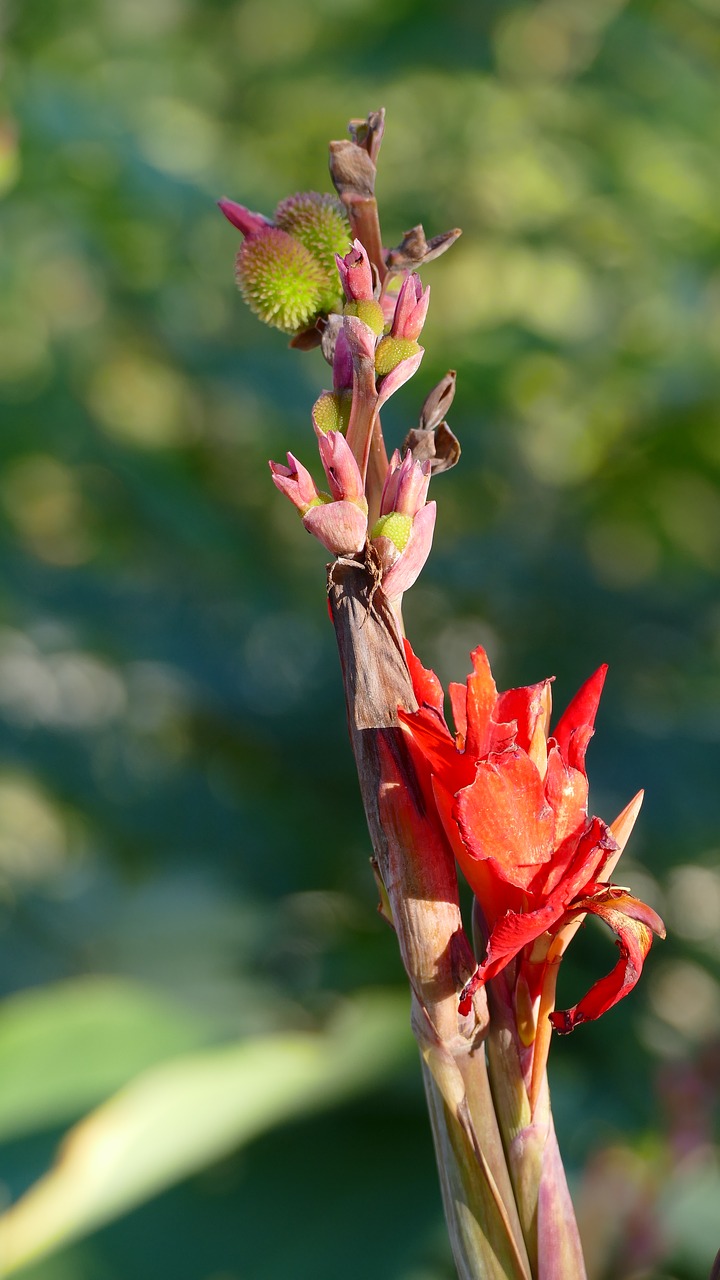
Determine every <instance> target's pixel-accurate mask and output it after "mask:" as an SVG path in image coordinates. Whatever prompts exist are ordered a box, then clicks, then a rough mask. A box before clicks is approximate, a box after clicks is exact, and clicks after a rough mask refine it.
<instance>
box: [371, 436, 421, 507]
mask: <svg viewBox="0 0 720 1280" xmlns="http://www.w3.org/2000/svg"><path fill="white" fill-rule="evenodd" d="M430 469H431V468H430V463H429V462H427V461H426V462H414V461H413V456H412V454H411V452H410V450H409V449H408V451H407V453H406V454H405V457H404V458H403V460H402V462H401V461H400V454H399V452H398V450H397V449H396V450H395V452H394V454H393V456H392V458H391V459H390V466H389V467H388V471H387V475H386V477H385V484H384V486H383V491H382V497H381V499H380V514H381V515H385V514H386V513H387V512H390V511H395V512H401V513H403V514H404V515H410V516H415V515H417V513H418V511H420V510H422V508H423V507H424V506H425V502H426V500H427V492H428V486H429V484H430Z"/></svg>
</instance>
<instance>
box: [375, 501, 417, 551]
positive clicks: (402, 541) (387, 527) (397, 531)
mask: <svg viewBox="0 0 720 1280" xmlns="http://www.w3.org/2000/svg"><path fill="white" fill-rule="evenodd" d="M412 526H413V517H412V516H408V515H403V513H402V512H401V511H390V512H389V513H388V515H386V516H380V519H379V520H378V521H376V523H375V525H374V526H373V530H372V533H371V534H370V537H371V538H372V539H373V541H374V540H375V538H388V539H389V540H390V542H392V544H393V546H394V547H396V548H397V550H398V551H404V550H405V548H406V546H407V544H408V539H409V537H410V531H411V529H412Z"/></svg>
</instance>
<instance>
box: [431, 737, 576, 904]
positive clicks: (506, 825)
mask: <svg viewBox="0 0 720 1280" xmlns="http://www.w3.org/2000/svg"><path fill="white" fill-rule="evenodd" d="M455 818H456V821H457V823H458V826H459V828H460V834H461V836H462V841H463V844H464V845H465V847H466V848H467V850H468V852H469V853H470V855H471V856H472V857H473V858H480V859H485V858H493V859H494V860H495V862H496V863H497V867H498V870H499V872H500V874H501V875H502V876H503V878H504V879H506V880H508V881H509V883H510V884H515V885H518V886H521V887H523V888H524V887H526V885H527V884H528V883H529V881H530V880H531V879H532V877H533V876H534V875H535V873H536V871H537V868H538V864H540V863H544V862H547V861H549V859H550V858H551V857H552V849H553V844H552V838H553V815H552V810H551V809H550V807H549V805H548V804H547V802H546V800H545V795H544V792H543V784H542V779H541V777H540V774H539V773H538V771H537V769H536V767H535V765H534V764H533V762H532V760H530V759H529V757H528V756H526V755H525V753H524V752H523V751H518V750H513V751H505V752H503V753H502V755H496V756H491V757H490V758H489V759H488V760H481V761H479V763H478V766H477V772H476V774H475V779H474V781H473V782H471V783H470V785H469V786H466V787H464V788H463V790H461V791H460V792H459V794H458V796H457V799H456V804H455Z"/></svg>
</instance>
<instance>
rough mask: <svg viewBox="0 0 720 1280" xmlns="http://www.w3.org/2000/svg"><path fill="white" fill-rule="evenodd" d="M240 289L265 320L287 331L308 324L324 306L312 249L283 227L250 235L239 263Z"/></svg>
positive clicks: (319, 272)
mask: <svg viewBox="0 0 720 1280" xmlns="http://www.w3.org/2000/svg"><path fill="white" fill-rule="evenodd" d="M235 275H236V279H237V283H238V287H239V289H240V292H241V293H242V295H243V297H244V299H245V301H246V302H247V304H248V306H249V307H250V308H251V310H252V311H254V312H255V314H256V315H257V316H259V317H260V319H261V320H263V321H264V322H265V324H270V325H273V326H274V327H275V328H276V329H281V330H282V331H283V332H284V333H297V332H298V331H299V330H301V329H304V328H306V326H307V325H309V324H310V322H311V320H312V319H313V317H314V316H316V315H317V313H318V311H319V310H320V309H321V305H322V301H323V289H324V281H323V275H322V271H321V268H320V267H319V266H318V264H317V262H316V261H315V259H314V258H313V257H312V255H311V254H310V252H309V251H308V250H307V249H306V248H305V247H304V246H303V245H302V244H300V243H299V241H297V240H295V239H294V238H293V237H292V236H290V235H288V233H287V232H286V231H281V230H280V228H279V227H270V226H267V227H265V228H264V229H263V230H262V231H259V232H257V234H254V235H250V236H248V238H247V240H245V241H244V243H243V244H242V245H241V247H240V250H239V252H238V255H237V259H236V264H235Z"/></svg>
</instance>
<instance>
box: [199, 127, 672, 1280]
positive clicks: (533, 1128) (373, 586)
mask: <svg viewBox="0 0 720 1280" xmlns="http://www.w3.org/2000/svg"><path fill="white" fill-rule="evenodd" d="M383 131H384V113H383V112H374V113H372V114H371V115H370V116H368V118H367V120H365V121H352V122H351V125H350V134H351V138H350V140H347V139H346V140H344V141H341V142H333V143H331V144H330V172H331V176H332V179H333V182H334V185H335V188H336V192H337V195H338V197H339V201H340V205H339V206H338V205H337V202H335V201H334V198H333V197H329V196H320V195H318V194H317V193H308V194H307V195H303V194H299V195H296V196H293V197H291V198H289V199H288V200H287V201H283V202H281V204H280V205H279V206H278V208H277V209H276V211H275V221H274V222H273V221H270V220H268V219H266V218H264V216H263V215H262V214H255V213H251V212H250V211H248V210H247V209H245V208H244V206H242V205H238V204H236V203H235V202H233V201H229V200H224V201H221V202H220V203H221V208H222V211H223V213H224V214H225V216H226V217H227V218H228V220H229V221H230V223H231V224H232V225H233V226H234V227H235V228H236V229H237V230H239V231H240V232H241V233H242V235H243V236H244V237H245V239H244V242H243V245H242V246H241V250H240V252H239V254H238V283H239V285H240V287H241V290H242V292H243V294H244V296H245V297H246V299H247V301H248V302H249V304H250V305H251V306H252V307H253V309H254V310H255V311H256V313H257V314H258V315H259V316H260V317H261V318H262V319H264V320H265V321H266V322H267V323H270V324H273V325H275V327H277V328H281V329H284V330H285V331H286V332H290V333H292V334H293V338H292V342H291V345H292V346H295V347H297V348H300V349H304V350H308V349H311V348H312V347H315V346H320V347H321V350H322V354H323V356H324V357H325V359H326V360H327V361H328V363H329V364H330V366H331V367H332V378H333V389H332V390H331V391H322V392H320V394H319V396H318V399H317V400H316V401H315V404H314V406H313V410H312V415H311V416H312V424H313V427H314V432H315V437H316V445H317V449H318V452H319V460H320V463H321V465H322V468H323V471H324V473H325V480H326V484H327V489H318V488H317V486H316V484H315V481H314V480H313V477H312V475H311V473H310V471H308V470H307V469H306V467H305V466H304V465H303V463H302V462H300V461H299V460H298V459H297V458H295V457H294V455H293V454H291V453H288V455H287V465H285V464H284V463H275V462H271V463H270V468H271V472H272V478H273V482H274V483H275V486H276V488H277V489H278V490H279V491H280V492H281V493H282V494H283V495H284V496H285V497H286V498H288V499H289V500H290V501H291V502H292V503H293V505H294V506H295V508H296V510H297V511H298V513H299V516H300V519H301V520H302V523H303V525H304V527H305V529H306V530H307V531H308V532H309V533H311V534H312V535H313V536H314V537H315V538H317V539H318V540H319V541H320V542H321V543H322V545H323V546H324V547H325V548H326V549H327V550H328V551H329V552H330V553H331V555H332V556H333V560H332V562H331V563H330V565H329V566H328V570H327V593H328V603H329V609H330V617H331V620H332V623H333V626H334V629H335V635H336V639H337V645H338V652H339V656H340V665H341V670H342V677H343V684H344V692H345V704H346V711H347V719H348V726H349V731H350V740H351V745H352V749H353V753H354V757H355V764H356V767H357V773H358V779H359V783H360V791H361V795H362V799H363V804H364V807H365V814H366V818H367V824H368V830H369V834H370V840H371V844H372V849H373V858H372V865H373V871H374V873H375V878H376V881H377V884H378V888H379V891H380V910H381V913H382V914H383V916H384V917H385V918H386V919H387V920H388V922H389V923H390V924H391V925H392V927H393V929H394V931H395V934H396V936H397V941H398V948H399V952H400V957H401V959H402V963H403V966H404V969H405V972H406V974H407V978H408V981H409V986H410V997H411V1025H412V1028H413V1032H414V1035H415V1038H416V1040H417V1044H418V1048H419V1051H420V1056H421V1061H422V1070H423V1078H424V1083H425V1091H426V1096H427V1102H428V1111H429V1116H430V1123H431V1126H432V1131H433V1138H434V1143H435V1151H436V1157H437V1163H438V1170H439V1175H440V1185H441V1190H442V1197H443V1204H444V1208H445V1215H446V1219H447V1224H448V1230H449V1235H450V1241H451V1245H452V1250H453V1256H454V1259H455V1263H456V1267H457V1272H458V1276H459V1277H460V1280H584V1277H585V1265H584V1261H583V1255H582V1246H581V1243H580V1238H579V1235H578V1230H577V1225H576V1222H575V1216H574V1212H573V1208H572V1203H571V1200H570V1195H569V1191H568V1187H567V1181H566V1178H565V1172H564V1169H563V1165H562V1160H561V1158H560V1152H559V1148H558V1144H557V1138H556V1136H555V1130H554V1126H553V1119H552V1111H551V1106H550V1093H549V1088H548V1078H547V1059H548V1052H549V1049H550V1042H551V1037H552V1032H553V1030H557V1031H559V1032H561V1033H565V1032H568V1031H571V1030H572V1029H573V1028H574V1027H575V1026H578V1025H580V1024H581V1023H582V1022H584V1021H587V1020H588V1019H592V1018H597V1017H599V1016H600V1015H601V1014H602V1013H604V1012H605V1011H606V1010H608V1009H610V1008H611V1007H612V1006H613V1005H614V1004H616V1003H617V1002H618V1001H619V1000H620V999H622V998H623V997H624V996H625V995H626V994H628V992H629V991H630V990H631V989H632V988H633V987H634V985H635V983H636V982H637V980H638V978H639V976H640V972H641V970H642V966H643V962H644V960H645V957H646V956H647V953H648V950H649V948H650V944H651V942H652V937H653V933H655V934H658V935H660V936H663V934H664V929H663V925H662V921H661V920H659V918H658V917H657V916H656V915H655V913H654V912H653V911H652V910H651V909H650V908H649V907H647V906H646V905H645V904H643V903H641V902H639V901H638V900H637V899H635V898H633V897H632V896H631V895H630V893H629V892H628V891H627V890H626V889H623V888H620V887H618V886H615V885H613V884H612V883H611V880H610V876H611V874H612V871H613V869H614V867H615V864H616V862H617V860H618V858H619V856H620V854H621V852H622V849H623V848H624V845H625V842H626V841H627V838H628V836H629V834H630V831H631V830H632V826H633V823H634V821H635V818H636V817H637V813H638V810H639V807H640V801H641V799H642V796H639V797H635V799H634V800H633V801H631V803H630V804H629V805H628V806H627V808H626V809H625V810H623V812H622V813H621V814H620V815H619V817H618V818H617V819H616V820H615V822H614V823H612V824H610V825H609V826H608V825H606V824H605V823H604V822H603V821H602V820H601V819H600V818H598V817H594V816H591V815H590V814H589V812H588V779H587V773H586V768H585V754H586V749H587V746H588V742H589V740H590V738H591V736H592V734H593V732H594V722H595V715H596V712H597V707H598V702H599V698H600V692H601V689H602V684H603V680H604V676H605V668H600V670H599V671H597V672H595V674H594V675H592V676H591V677H590V678H589V680H587V681H586V683H585V685H583V687H582V688H581V689H580V691H579V692H578V693H577V694H576V696H575V697H574V698H573V699H572V701H571V702H570V705H569V706H568V708H567V710H566V711H565V713H564V714H563V715H562V716H561V717H560V719H559V721H558V723H557V724H556V725H555V727H554V729H553V730H552V731H551V727H550V721H551V681H550V680H543V681H540V682H539V683H538V684H535V685H531V686H528V687H524V688H518V689H511V690H508V691H506V692H505V693H498V690H497V688H496V686H495V682H494V680H493V677H492V673H491V670H490V665H489V662H488V659H487V655H486V654H485V653H484V651H483V650H482V649H476V650H475V652H474V653H473V654H472V664H473V670H472V672H471V674H470V675H469V676H468V679H467V682H466V684H465V685H459V684H456V685H451V686H450V688H449V691H448V692H449V696H450V703H451V706H452V713H453V719H454V730H451V729H450V728H449V726H448V724H447V722H446V719H445V701H444V694H443V690H442V688H441V686H440V683H439V681H438V680H437V677H436V676H435V675H434V673H433V672H432V671H429V670H426V669H425V668H424V667H423V666H422V664H421V663H420V662H419V660H418V659H417V658H416V656H415V654H414V653H413V651H412V649H411V648H410V646H409V645H408V644H407V642H405V641H404V639H403V634H402V621H401V605H402V597H403V594H404V593H405V591H407V590H409V589H410V588H411V587H412V585H413V584H414V582H415V581H416V579H417V577H418V575H419V573H420V572H421V570H422V567H423V565H424V563H425V561H426V559H427V557H428V555H429V553H430V549H431V544H432V538H433V531H434V527H435V519H436V504H435V502H434V501H428V487H429V485H430V482H431V478H432V476H433V475H436V474H438V473H440V472H442V471H446V470H449V469H450V468H451V467H452V466H453V465H454V464H455V462H457V460H458V457H459V454H460V448H459V445H458V442H457V440H456V439H455V436H454V435H453V433H452V431H451V430H450V428H449V426H448V424H447V422H446V420H445V415H446V413H447V412H448V410H449V407H450V405H451V403H452V399H453V395H454V391H455V373H454V372H453V371H451V372H449V373H448V374H447V375H446V376H445V378H443V379H442V380H441V381H440V383H438V385H437V386H436V387H435V388H433V389H432V390H431V391H430V392H429V393H428V394H427V395H426V397H425V401H424V403H423V405H422V408H421V411H420V417H419V422H418V426H417V427H414V428H412V429H411V430H410V431H409V432H408V434H407V435H406V438H405V442H404V444H403V448H402V450H399V449H395V450H394V452H393V453H392V456H391V457H390V459H389V460H388V453H387V450H386V446H385V441H384V437H383V430H382V424H381V420H380V410H381V409H382V406H383V405H384V404H385V402H386V401H387V400H388V399H389V397H390V396H391V395H393V394H394V393H395V392H396V391H397V390H399V388H400V387H402V386H403V385H404V384H405V383H406V382H407V381H408V380H409V379H410V378H412V377H413V376H414V375H415V374H416V373H417V371H418V369H419V367H420V364H421V361H422V357H423V354H424V353H423V348H422V347H421V346H420V344H419V341H418V340H419V338H420V336H421V333H422V329H423V325H424V323H425V319H426V315H427V312H428V306H429V302H430V290H429V287H423V284H422V282H421V280H420V277H419V275H418V274H417V272H418V269H419V268H420V267H423V266H424V264H425V263H427V262H429V261H432V260H433V259H434V258H436V257H438V256H439V255H440V254H441V253H443V252H444V251H445V250H447V249H448V248H449V247H450V246H451V245H452V244H453V243H454V241H455V240H456V239H457V236H458V235H459V234H460V233H459V231H458V230H457V229H453V230H452V231H450V232H447V233H445V234H443V235H440V236H434V237H432V238H431V239H430V240H427V239H426V237H425V234H424V231H423V229H422V227H421V226H417V227H414V228H412V229H411V230H410V231H408V232H406V233H405V236H404V237H403V240H402V242H401V244H400V245H399V246H398V247H397V248H395V249H390V250H385V249H384V248H383V243H382V236H381V233H380V222H379V216H378V208H377V202H376V199H375V176H376V163H377V157H378V152H379V149H380V143H381V140H382V135H383ZM338 209H339V210H340V212H339V213H338ZM343 210H344V211H345V214H346V215H347V223H345V222H344V221H343V220H342V218H341V216H340V215H341V214H342V211H343ZM338 219H340V221H338ZM346 240H347V242H346ZM350 241H351V242H350ZM333 245H336V247H335V249H334V265H333V270H332V271H331V272H330V274H328V262H329V256H328V255H329V254H330V253H331V250H332V246H333ZM283 264H284V265H283ZM335 270H336V272H337V277H336V275H335ZM283 273H285V274H283ZM397 277H400V281H399V282H398V280H397ZM398 283H399V287H398ZM393 289H395V290H396V292H393ZM456 864H457V865H459V866H460V868H461V869H462V871H463V872H464V875H465V878H466V880H467V882H468V884H469V885H470V888H471V889H472V891H473V893H474V895H475V903H474V912H473V928H474V941H475V950H474V951H473V948H472V947H471V945H470V942H469V940H468V937H467V935H466V932H465V929H464V926H463V920H462V915H461V911H460V900H459V890H458V875H457V870H456ZM587 914H594V915H597V916H599V917H600V918H601V919H602V920H604V921H605V922H606V923H607V924H608V925H609V926H610V928H611V929H612V930H613V931H614V932H615V934H616V935H617V940H618V946H619V949H620V958H619V960H618V962H617V964H616V965H615V968H614V969H613V970H612V972H611V973H609V974H608V975H606V976H605V977H604V978H601V979H600V980H599V981H597V982H596V983H595V984H594V986H592V987H591V989H590V990H589V991H588V992H587V994H586V995H585V996H584V997H583V998H582V999H581V1000H579V1001H578V1003H577V1004H576V1005H574V1006H573V1007H572V1008H571V1009H568V1010H564V1011H558V1010H556V1008H555V990H556V983H557V975H558V969H559V965H560V962H561V959H562V956H563V955H564V953H565V951H566V949H567V946H568V945H569V943H570V942H571V940H572V938H573V936H574V934H575V933H576V932H577V929H578V928H579V926H580V924H581V923H582V920H583V919H584V918H585V916H586V915H587Z"/></svg>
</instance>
